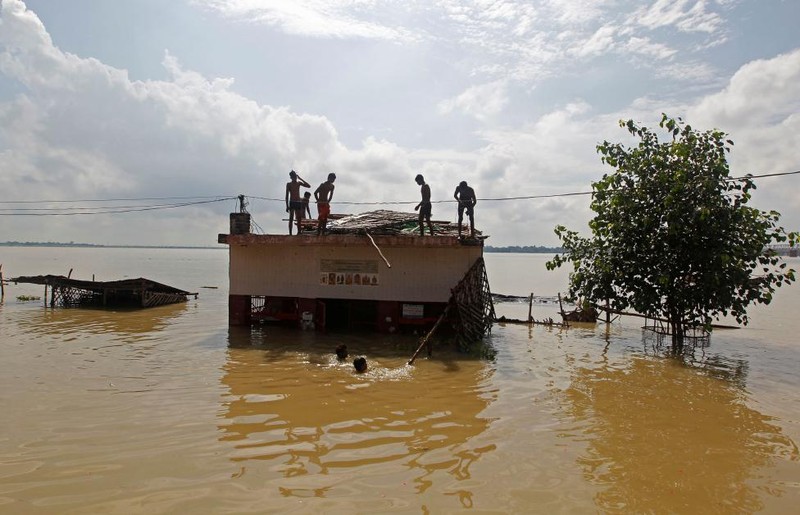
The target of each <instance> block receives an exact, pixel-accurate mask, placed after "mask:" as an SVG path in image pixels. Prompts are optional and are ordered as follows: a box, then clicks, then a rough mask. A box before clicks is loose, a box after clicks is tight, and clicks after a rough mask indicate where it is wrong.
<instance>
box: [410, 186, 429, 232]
mask: <svg viewBox="0 0 800 515" xmlns="http://www.w3.org/2000/svg"><path fill="white" fill-rule="evenodd" d="M414 180H415V181H416V183H417V184H419V185H420V189H419V191H420V194H421V195H422V200H421V201H420V203H419V204H417V205H416V206H415V207H414V211H417V210H419V235H420V236H425V226H424V225H423V221H427V222H428V231H429V232H430V233H431V236H433V225H431V211H432V209H431V187H430V186H428V185H427V184H425V178H424V177H423V176H422V174H417V176H416V177H414Z"/></svg>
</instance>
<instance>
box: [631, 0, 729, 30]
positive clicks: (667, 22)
mask: <svg viewBox="0 0 800 515" xmlns="http://www.w3.org/2000/svg"><path fill="white" fill-rule="evenodd" d="M708 4H709V2H707V1H705V0H656V2H654V3H653V4H651V5H649V6H645V7H641V8H639V9H638V10H637V11H636V12H635V14H634V16H633V20H635V22H636V23H638V24H640V25H643V26H645V27H647V28H649V29H656V28H659V27H665V26H674V27H676V28H678V29H679V30H681V31H684V32H705V33H714V32H717V31H718V30H720V28H721V27H722V25H723V24H724V21H723V19H722V17H721V16H720V15H719V14H718V13H716V12H713V11H711V10H710V9H709V5H708Z"/></svg>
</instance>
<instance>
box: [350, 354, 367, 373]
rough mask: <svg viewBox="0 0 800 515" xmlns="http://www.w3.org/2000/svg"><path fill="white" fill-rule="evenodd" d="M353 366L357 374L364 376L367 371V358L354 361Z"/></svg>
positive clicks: (360, 357)
mask: <svg viewBox="0 0 800 515" xmlns="http://www.w3.org/2000/svg"><path fill="white" fill-rule="evenodd" d="M353 366H354V367H355V368H356V372H358V373H359V374H363V373H364V372H366V371H367V358H365V357H364V356H359V357H357V358H356V359H354V360H353Z"/></svg>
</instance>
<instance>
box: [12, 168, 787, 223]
mask: <svg viewBox="0 0 800 515" xmlns="http://www.w3.org/2000/svg"><path fill="white" fill-rule="evenodd" d="M797 174H800V170H797V171H793V172H779V173H768V174H759V175H751V174H748V175H745V176H741V177H731V178H728V179H727V181H738V180H744V179H747V178H749V179H762V178H768V177H783V176H789V175H797ZM593 193H594V192H593V191H577V192H568V193H552V194H543V195H518V196H513V197H479V198H478V200H479V201H482V202H503V201H515V200H536V199H547V198H560V197H574V196H585V195H592V194H593ZM247 198H250V199H258V200H266V201H270V202H284V201H285V199H282V198H270V197H260V196H256V195H252V196H251V195H248V196H247ZM237 199H238V196H236V195H230V196H195V197H128V198H110V199H80V200H0V205H2V204H77V203H81V202H83V203H110V202H143V201H158V200H193V201H191V202H175V203H169V204H153V205H122V206H93V207H85V206H75V207H62V208H52V207H39V208H32V207H25V208H13V207H9V208H0V216H74V215H99V214H121V213H133V212H142V211H156V210H163V209H177V208H181V207H188V206H196V205H202V204H212V203H217V202H225V201H228V200H237ZM456 202H458V201H457V200H455V199H445V200H433V201H431V203H432V204H444V203H456ZM417 203H418V201H416V200H413V201H404V200H398V201H373V202H356V201H337V202H336V204H339V205H350V206H393V205H411V204H417ZM4 211H6V212H4Z"/></svg>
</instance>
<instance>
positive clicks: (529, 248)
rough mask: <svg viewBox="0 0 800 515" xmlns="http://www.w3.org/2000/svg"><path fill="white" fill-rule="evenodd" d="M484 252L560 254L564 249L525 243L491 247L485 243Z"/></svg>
mask: <svg viewBox="0 0 800 515" xmlns="http://www.w3.org/2000/svg"><path fill="white" fill-rule="evenodd" d="M483 250H484V251H485V252H507V253H514V254H560V253H562V252H564V249H563V248H561V247H541V246H539V245H525V246H523V247H520V246H518V245H512V246H510V247H492V246H491V245H486V246H485V247H483Z"/></svg>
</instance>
